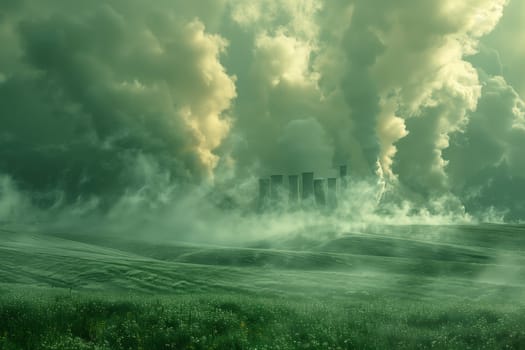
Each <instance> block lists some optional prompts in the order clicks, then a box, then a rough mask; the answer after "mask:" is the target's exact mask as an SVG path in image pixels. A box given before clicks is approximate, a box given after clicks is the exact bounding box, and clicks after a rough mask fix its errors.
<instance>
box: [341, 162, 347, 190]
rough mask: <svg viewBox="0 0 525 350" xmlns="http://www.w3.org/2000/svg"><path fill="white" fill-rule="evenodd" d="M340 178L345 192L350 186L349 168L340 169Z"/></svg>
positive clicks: (342, 167)
mask: <svg viewBox="0 0 525 350" xmlns="http://www.w3.org/2000/svg"><path fill="white" fill-rule="evenodd" d="M339 177H340V178H341V190H345V189H346V187H347V185H348V168H347V167H346V165H341V166H340V167H339Z"/></svg>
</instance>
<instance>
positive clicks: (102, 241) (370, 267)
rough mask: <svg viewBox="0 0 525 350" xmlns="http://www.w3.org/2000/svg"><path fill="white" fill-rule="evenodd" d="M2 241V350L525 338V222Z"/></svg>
mask: <svg viewBox="0 0 525 350" xmlns="http://www.w3.org/2000/svg"><path fill="white" fill-rule="evenodd" d="M0 237H1V238H0V349H394V348H408V349H413V348H437V349H504V348H511V349H522V348H525V312H524V311H525V257H524V256H523V253H522V252H523V251H524V248H525V227H524V226H511V225H475V226H474V225H473V226H388V227H385V226H381V227H368V228H366V229H363V230H361V231H360V232H348V233H341V234H338V233H334V232H323V231H322V230H320V229H319V228H316V229H315V230H314V229H312V230H311V232H310V231H309V232H308V233H307V234H306V233H297V234H294V235H288V236H283V237H278V238H276V237H274V238H272V239H271V240H270V239H268V240H257V241H246V242H244V243H243V244H240V243H239V244H224V245H205V244H196V243H188V242H177V241H172V242H166V241H165V240H163V241H162V242H161V241H155V240H153V239H149V240H146V239H142V240H138V239H126V240H123V239H122V238H117V237H116V236H114V237H112V236H109V235H104V234H99V235H96V234H91V235H86V234H82V235H73V234H69V233H41V232H37V231H35V230H30V229H27V228H26V229H21V228H13V227H6V228H4V229H2V231H0Z"/></svg>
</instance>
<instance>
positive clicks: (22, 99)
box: [0, 1, 236, 197]
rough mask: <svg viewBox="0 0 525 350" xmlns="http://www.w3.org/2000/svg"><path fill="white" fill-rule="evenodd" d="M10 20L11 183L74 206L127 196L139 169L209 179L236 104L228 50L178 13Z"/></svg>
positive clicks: (44, 13) (5, 121)
mask: <svg viewBox="0 0 525 350" xmlns="http://www.w3.org/2000/svg"><path fill="white" fill-rule="evenodd" d="M14 11H15V12H13V13H12V14H10V13H8V15H7V16H8V19H9V21H8V22H9V23H7V24H6V23H4V33H8V34H9V35H11V36H12V37H13V38H12V40H11V41H12V42H14V44H12V45H13V47H16V48H17V50H14V49H13V50H12V51H13V52H10V51H8V52H6V53H5V54H2V56H5V57H6V58H5V59H6V60H9V59H11V60H12V61H13V64H12V65H11V67H10V68H9V70H8V71H7V72H5V73H3V76H4V78H3V82H2V84H1V85H0V95H1V96H2V99H1V102H0V110H1V115H2V130H3V132H2V138H1V142H2V146H1V149H2V151H1V153H2V154H1V157H0V158H1V159H2V160H1V161H0V167H1V170H2V171H3V172H5V173H8V174H10V175H11V176H12V177H14V179H15V180H16V181H18V182H20V183H21V185H22V187H27V188H29V189H30V190H35V191H50V190H55V189H56V190H63V191H64V192H65V193H66V194H67V195H68V196H72V197H78V196H82V195H91V194H96V195H103V196H106V195H108V194H110V193H114V192H117V193H118V192H119V191H122V189H124V188H125V187H126V186H128V185H129V184H130V183H132V182H133V181H135V179H133V178H130V177H132V174H133V172H132V171H130V169H133V168H134V163H135V162H136V161H137V159H138V157H148V158H150V159H152V161H153V162H155V163H157V164H159V166H161V167H162V168H165V169H167V170H168V171H169V173H170V174H171V176H173V177H174V178H176V179H179V180H181V181H188V180H191V179H197V180H202V179H205V178H209V177H211V176H212V175H213V169H214V168H215V166H216V164H217V162H218V155H216V154H215V153H214V150H215V149H216V148H217V147H218V146H219V145H220V144H221V142H222V140H223V139H224V138H225V137H226V136H227V134H228V131H229V129H230V119H229V117H228V114H227V110H228V109H229V107H230V105H231V102H232V100H233V99H234V98H235V95H236V92H235V84H234V78H233V77H232V76H230V75H229V74H228V73H227V72H226V71H225V69H224V67H223V66H222V64H221V63H220V55H221V54H222V53H223V52H224V50H225V49H226V47H227V45H228V43H227V40H226V39H224V38H222V37H221V36H220V35H217V34H210V33H207V32H206V27H205V25H204V24H203V23H202V22H201V21H200V20H199V19H195V18H189V19H188V18H185V17H184V16H183V17H179V16H180V13H179V12H178V6H177V4H175V3H173V4H171V6H168V3H159V4H157V5H154V6H151V5H148V4H146V3H144V2H138V1H132V2H125V3H124V2H120V1H114V2H102V1H95V2H91V3H90V4H89V5H85V6H80V7H79V8H74V9H73V8H71V6H68V5H66V4H65V3H64V2H61V1H46V2H45V3H38V4H29V3H28V4H27V5H26V6H21V8H19V9H18V10H16V9H15V10H14ZM6 35H7V34H6ZM14 51H16V52H14ZM2 52H5V51H2ZM15 54H16V61H15V60H14V59H13V58H10V57H9V55H15Z"/></svg>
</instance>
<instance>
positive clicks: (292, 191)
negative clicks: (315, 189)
mask: <svg viewBox="0 0 525 350" xmlns="http://www.w3.org/2000/svg"><path fill="white" fill-rule="evenodd" d="M288 193H289V197H288V201H289V203H290V204H295V203H297V202H298V201H299V176H298V175H289V176H288Z"/></svg>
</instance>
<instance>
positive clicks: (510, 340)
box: [0, 290, 525, 350]
mask: <svg viewBox="0 0 525 350" xmlns="http://www.w3.org/2000/svg"><path fill="white" fill-rule="evenodd" d="M524 311H525V308H523V307H519V308H515V309H512V308H510V307H508V306H499V305H491V304H484V305H480V304H477V303H472V302H461V303H459V302H457V303H451V304H443V303H429V302H424V301H410V300H401V299H399V298H396V299H388V298H386V297H381V296H368V297H359V298H358V299H348V300H339V301H336V300H333V301H323V300H320V299H306V298H305V299H294V300H291V299H290V298H285V297H283V298H269V297H259V296H247V295H240V294H239V295H234V294H229V295H211V294H199V295H181V296H170V297H150V296H149V297H148V296H138V295H136V296H118V295H113V296H107V295H106V296H104V295H102V294H88V293H73V294H72V295H70V294H69V293H68V292H60V291H56V290H55V291H51V290H50V291H46V290H43V291H41V292H31V293H29V294H28V293H26V292H24V293H15V292H9V293H3V296H1V297H0V349H6V350H7V349H99V350H101V349H115V350H119V349H126V350H128V349H146V350H155V349H259V350H260V349H397V348H399V349H415V348H417V349H462V350H463V349H506V348H508V349H523V348H525V312H524Z"/></svg>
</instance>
